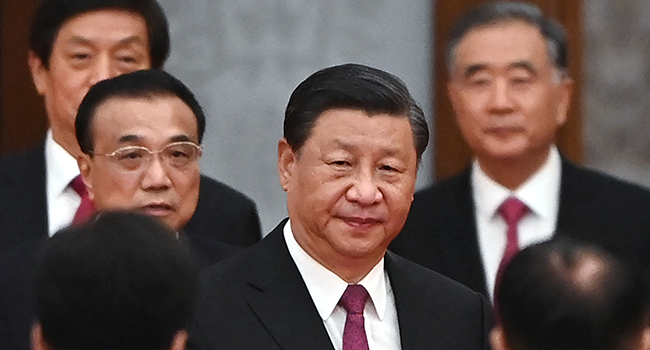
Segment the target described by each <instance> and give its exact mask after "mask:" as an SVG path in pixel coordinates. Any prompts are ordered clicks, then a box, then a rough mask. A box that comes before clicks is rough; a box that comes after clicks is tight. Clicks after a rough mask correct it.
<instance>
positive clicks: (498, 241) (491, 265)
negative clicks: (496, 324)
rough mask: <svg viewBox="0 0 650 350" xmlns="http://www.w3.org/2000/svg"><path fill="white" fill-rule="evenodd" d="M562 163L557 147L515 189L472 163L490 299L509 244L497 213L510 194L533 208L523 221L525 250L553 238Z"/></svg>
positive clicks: (521, 241) (521, 240)
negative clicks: (500, 182) (506, 185)
mask: <svg viewBox="0 0 650 350" xmlns="http://www.w3.org/2000/svg"><path fill="white" fill-rule="evenodd" d="M561 171H562V162H561V160H560V153H559V152H558V150H557V148H555V146H553V147H552V149H551V150H550V152H549V156H548V159H547V160H546V162H545V163H544V165H542V167H541V168H540V169H539V170H538V171H537V172H535V173H534V174H533V176H531V177H530V178H529V179H528V180H527V181H526V182H524V183H523V184H522V185H521V186H519V188H517V189H516V190H515V191H510V190H508V189H507V188H505V187H503V186H501V185H499V184H498V183H496V182H494V180H492V179H491V178H489V177H488V176H487V175H486V174H485V173H484V172H483V170H482V169H481V167H480V165H479V164H478V162H476V161H474V163H473V164H472V179H471V181H472V189H473V195H474V204H475V205H476V218H475V219H476V228H477V232H478V242H479V248H480V250H481V257H482V260H483V266H484V268H485V271H484V272H485V276H486V282H487V287H488V293H489V294H490V298H491V299H493V298H494V296H493V295H492V294H493V292H494V283H495V279H496V275H497V270H498V269H499V263H500V262H501V258H502V256H503V252H504V251H505V247H506V242H507V240H506V231H507V227H508V226H507V224H506V222H505V221H504V220H503V218H502V217H501V215H499V213H498V212H497V210H498V208H499V206H500V205H501V204H502V203H503V201H504V200H506V199H507V198H508V197H510V196H514V197H517V198H518V199H519V200H521V201H522V202H524V204H526V206H527V207H528V209H529V211H528V213H527V214H526V215H524V217H523V218H522V219H521V220H520V221H519V225H518V236H519V247H520V248H521V249H523V248H525V247H527V246H529V245H532V244H535V243H538V242H541V241H545V240H548V239H550V238H551V237H552V236H553V233H554V232H555V226H556V222H557V212H558V206H559V201H560V200H559V198H560V175H561V174H560V173H561Z"/></svg>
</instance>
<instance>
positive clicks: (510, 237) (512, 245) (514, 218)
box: [494, 197, 528, 320]
mask: <svg viewBox="0 0 650 350" xmlns="http://www.w3.org/2000/svg"><path fill="white" fill-rule="evenodd" d="M498 212H499V214H500V215H501V217H502V218H503V220H504V221H505V222H506V224H507V225H508V230H507V231H506V238H507V243H506V249H505V251H504V252H503V257H502V258H501V263H500V264H499V269H498V270H497V276H496V279H495V282H494V305H495V307H494V308H495V310H497V311H498V306H497V297H496V295H497V290H498V288H499V284H500V283H501V275H502V274H503V270H505V268H506V266H507V265H508V263H509V262H510V260H512V258H513V257H514V256H515V255H516V254H517V253H518V252H519V234H518V230H517V225H518V224H519V220H521V218H523V217H524V215H526V213H527V212H528V207H527V206H526V204H524V203H523V202H522V201H520V200H519V199H517V198H515V197H508V199H506V200H505V201H503V204H501V206H500V207H499V209H498ZM495 313H496V312H495ZM496 316H497V320H498V314H497V315H496Z"/></svg>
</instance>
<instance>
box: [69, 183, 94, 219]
mask: <svg viewBox="0 0 650 350" xmlns="http://www.w3.org/2000/svg"><path fill="white" fill-rule="evenodd" d="M70 187H72V189H73V190H74V191H75V192H77V194H78V195H79V196H80V197H81V204H79V208H78V209H77V212H76V213H75V214H74V219H72V224H73V225H81V224H83V223H84V222H86V220H88V218H89V217H91V216H92V215H93V214H94V213H95V212H96V211H97V209H95V205H94V204H93V201H92V200H90V197H89V196H88V191H87V190H86V184H84V182H83V179H82V178H81V175H77V177H75V178H74V179H73V180H72V182H70Z"/></svg>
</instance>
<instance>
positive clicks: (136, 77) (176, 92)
mask: <svg viewBox="0 0 650 350" xmlns="http://www.w3.org/2000/svg"><path fill="white" fill-rule="evenodd" d="M167 96H175V97H178V98H180V99H181V100H182V101H183V102H184V103H185V104H186V105H187V106H188V107H189V108H190V109H191V110H192V112H193V113H194V116H195V117H196V121H197V125H198V130H197V134H198V135H199V143H200V142H201V141H202V140H203V133H204V131H205V114H204V113H203V109H202V108H201V105H199V102H198V101H197V100H196V97H195V96H194V94H193V93H192V91H190V89H189V88H188V87H187V86H185V84H183V83H182V82H181V81H180V80H178V79H176V78H174V77H173V76H172V75H171V74H169V73H167V72H165V71H162V70H157V69H150V70H140V71H135V72H131V73H126V74H122V75H118V76H116V77H114V78H111V79H106V80H103V81H100V82H99V83H97V84H95V85H94V86H93V87H92V88H90V90H89V91H88V93H87V94H86V96H85V97H84V99H83V100H82V101H81V105H79V110H78V111H77V117H76V119H75V129H76V135H77V142H78V143H79V147H80V148H81V151H82V152H83V153H86V154H92V152H93V130H92V124H93V119H94V117H95V114H96V112H97V109H98V108H99V106H101V105H102V103H104V102H106V101H108V100H109V99H112V98H133V99H139V98H142V99H147V98H155V97H167Z"/></svg>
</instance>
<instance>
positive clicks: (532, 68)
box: [508, 61, 537, 75]
mask: <svg viewBox="0 0 650 350" xmlns="http://www.w3.org/2000/svg"><path fill="white" fill-rule="evenodd" d="M516 68H521V69H524V70H526V71H528V72H529V73H531V74H533V75H537V69H536V68H535V66H533V64H532V63H530V61H517V62H513V63H511V64H509V65H508V69H516Z"/></svg>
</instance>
